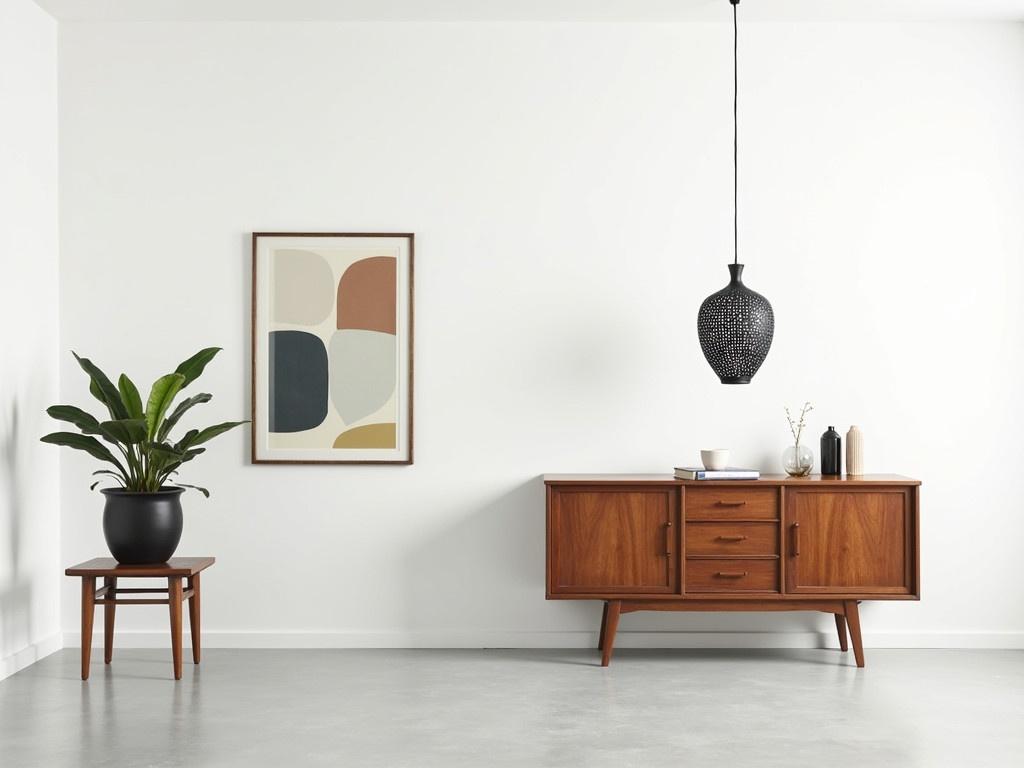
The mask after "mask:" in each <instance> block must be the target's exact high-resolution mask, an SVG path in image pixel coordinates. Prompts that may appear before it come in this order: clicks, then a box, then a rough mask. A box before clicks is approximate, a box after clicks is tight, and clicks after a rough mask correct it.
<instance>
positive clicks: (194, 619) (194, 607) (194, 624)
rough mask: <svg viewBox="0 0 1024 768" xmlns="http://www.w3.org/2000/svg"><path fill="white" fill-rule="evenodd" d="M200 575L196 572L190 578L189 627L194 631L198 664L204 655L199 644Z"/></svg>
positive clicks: (195, 655)
mask: <svg viewBox="0 0 1024 768" xmlns="http://www.w3.org/2000/svg"><path fill="white" fill-rule="evenodd" d="M199 576H200V574H198V573H197V574H196V575H195V576H192V577H191V578H190V579H189V584H188V585H189V586H190V587H191V588H192V597H190V598H189V599H188V627H189V629H190V630H191V631H192V663H193V664H198V663H199V658H200V656H201V655H202V652H201V649H200V646H199Z"/></svg>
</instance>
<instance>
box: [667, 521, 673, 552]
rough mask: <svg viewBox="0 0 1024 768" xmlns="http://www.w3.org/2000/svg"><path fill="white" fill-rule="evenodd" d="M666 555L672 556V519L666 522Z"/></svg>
mask: <svg viewBox="0 0 1024 768" xmlns="http://www.w3.org/2000/svg"><path fill="white" fill-rule="evenodd" d="M665 557H672V521H671V520H669V521H668V522H667V523H665Z"/></svg>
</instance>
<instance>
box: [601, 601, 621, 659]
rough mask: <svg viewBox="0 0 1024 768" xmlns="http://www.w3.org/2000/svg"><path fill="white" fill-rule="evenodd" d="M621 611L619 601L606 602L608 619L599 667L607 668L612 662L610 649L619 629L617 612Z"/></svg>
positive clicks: (613, 644) (613, 645)
mask: <svg viewBox="0 0 1024 768" xmlns="http://www.w3.org/2000/svg"><path fill="white" fill-rule="evenodd" d="M621 610H622V602H621V601H620V600H609V601H608V619H607V622H606V624H605V628H604V647H603V648H602V649H601V666H602V667H607V666H608V664H609V663H611V660H612V649H613V648H614V647H615V632H616V630H618V628H619V612H620V611H621Z"/></svg>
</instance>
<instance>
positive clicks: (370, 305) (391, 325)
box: [338, 256, 398, 334]
mask: <svg viewBox="0 0 1024 768" xmlns="http://www.w3.org/2000/svg"><path fill="white" fill-rule="evenodd" d="M397 269H398V263H397V260H396V259H394V258H393V257H391V256H374V257H373V258H369V259H362V260H361V261H357V262H356V263H355V264H353V265H352V266H350V267H349V268H348V269H346V270H345V274H343V275H342V276H341V280H340V281H339V282H338V328H339V329H341V328H356V329H360V330H364V331H380V332H382V333H390V334H394V333H395V325H396V322H397V321H396V313H395V307H396V303H397V291H396V285H397Z"/></svg>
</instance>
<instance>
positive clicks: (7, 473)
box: [0, 399, 34, 653]
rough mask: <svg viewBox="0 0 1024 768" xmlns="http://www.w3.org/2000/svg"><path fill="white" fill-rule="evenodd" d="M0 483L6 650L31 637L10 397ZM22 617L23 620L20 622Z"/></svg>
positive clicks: (0, 637) (0, 619)
mask: <svg viewBox="0 0 1024 768" xmlns="http://www.w3.org/2000/svg"><path fill="white" fill-rule="evenodd" d="M0 419H2V420H0V486H2V488H3V506H2V507H0V516H2V517H0V525H2V527H3V528H2V530H3V536H5V537H6V546H5V547H4V551H3V552H2V554H0V650H2V652H4V653H7V652H11V651H12V649H13V648H15V647H20V646H21V645H23V644H27V643H28V642H29V641H30V639H31V638H32V637H33V635H34V632H33V626H32V612H31V610H30V606H31V605H32V584H31V583H30V582H29V581H28V580H27V579H25V578H23V576H22V573H21V535H22V531H23V530H24V514H25V508H26V506H27V500H26V498H25V493H24V490H23V488H22V486H21V473H22V472H23V471H24V467H22V466H21V458H20V457H21V451H22V450H23V449H22V448H21V446H19V444H18V440H19V438H20V434H19V428H18V423H19V420H20V418H19V409H18V401H17V400H16V399H15V400H12V401H11V402H10V404H9V405H7V406H5V408H4V412H3V414H0ZM19 617H24V622H23V623H21V622H19Z"/></svg>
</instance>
